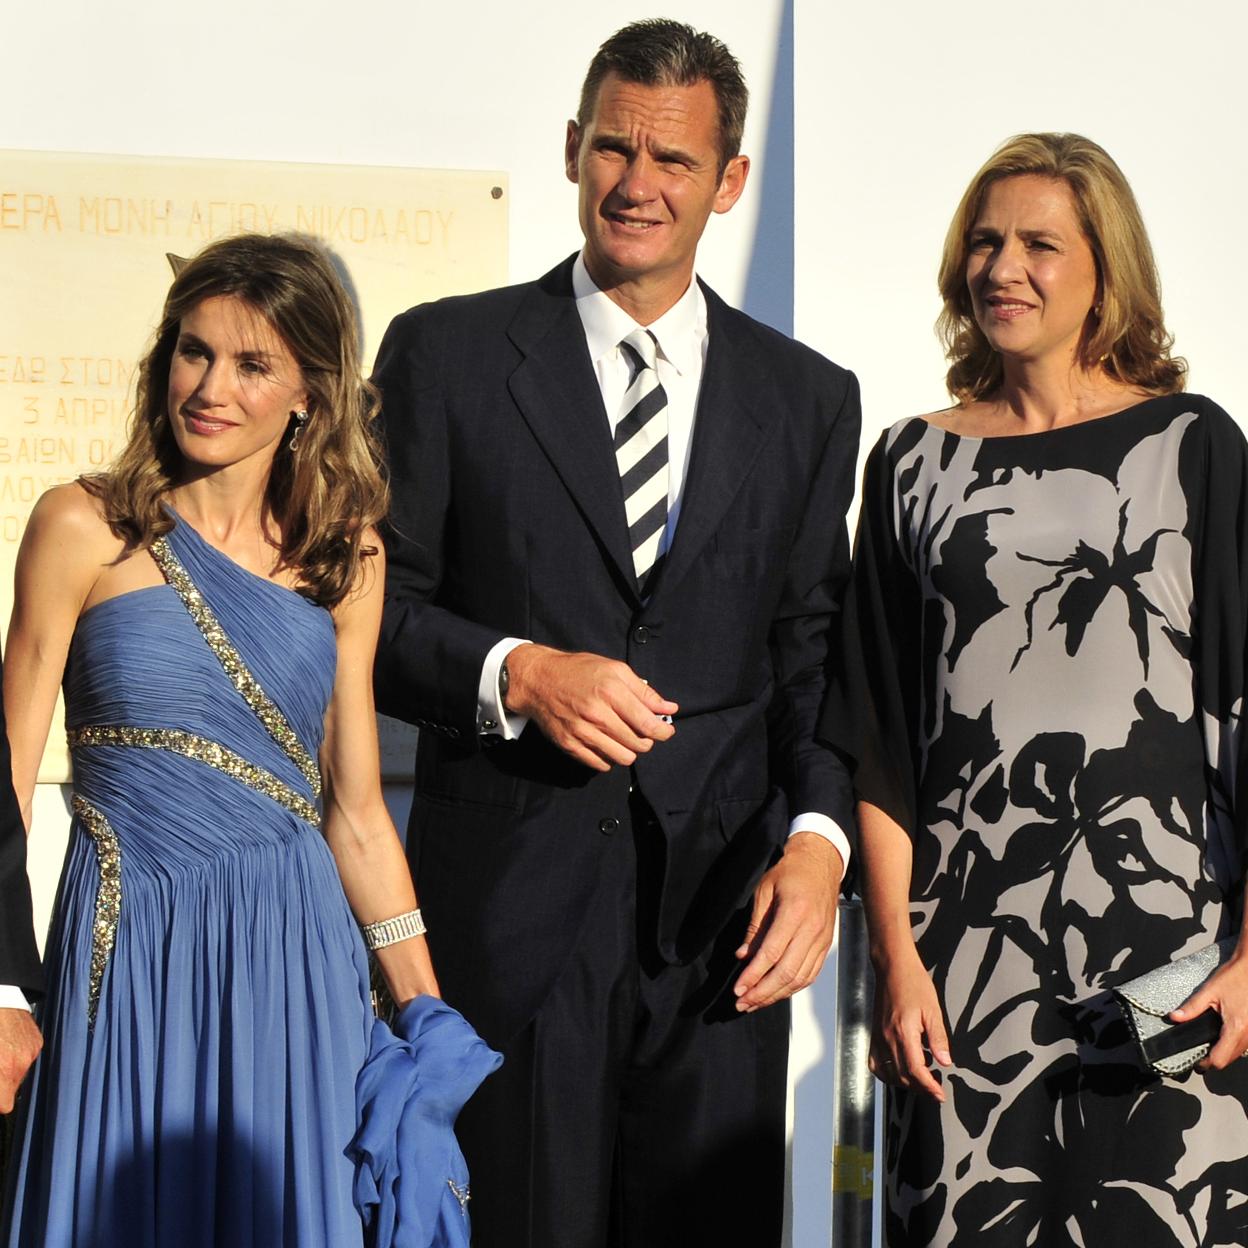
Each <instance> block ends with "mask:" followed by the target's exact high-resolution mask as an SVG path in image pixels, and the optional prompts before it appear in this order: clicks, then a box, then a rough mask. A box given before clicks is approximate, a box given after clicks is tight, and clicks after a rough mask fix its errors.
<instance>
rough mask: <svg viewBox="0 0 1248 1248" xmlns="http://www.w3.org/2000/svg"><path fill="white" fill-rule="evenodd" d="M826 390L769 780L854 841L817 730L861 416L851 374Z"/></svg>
mask: <svg viewBox="0 0 1248 1248" xmlns="http://www.w3.org/2000/svg"><path fill="white" fill-rule="evenodd" d="M820 380H821V381H822V380H824V379H820ZM825 392H826V398H825V399H824V400H823V401H824V402H826V403H827V404H828V405H830V406H831V407H832V408H833V410H834V413H835V415H834V418H833V420H832V423H831V426H830V428H829V430H828V433H827V436H826V438H825V440H824V444H823V449H822V453H821V455H820V458H819V462H818V465H817V467H816V469H815V471H814V473H813V474H812V475H811V477H810V479H809V485H808V489H807V497H806V499H805V505H804V506H803V508H802V513H801V514H802V519H801V523H800V524H799V526H798V530H797V534H796V537H795V539H794V542H793V544H792V546H791V548H790V554H789V562H788V570H787V575H786V578H785V584H784V590H783V593H782V596H781V600H780V604H779V607H778V609H777V612H776V614H775V616H774V618H773V622H772V627H771V638H770V645H771V655H772V670H773V671H774V673H775V679H776V687H775V692H774V694H773V696H772V699H771V704H770V706H769V708H768V738H769V742H770V749H771V769H772V776H773V778H774V779H775V780H776V781H777V782H778V783H779V784H781V785H782V786H783V787H784V789H785V791H786V793H787V794H788V799H789V810H790V812H791V814H792V815H798V814H801V813H803V812H805V811H816V812H818V813H820V814H825V815H827V816H828V817H829V818H831V819H832V820H834V821H835V822H836V823H837V824H838V825H839V826H840V828H841V830H842V831H843V832H844V833H845V835H846V836H847V837H849V839H850V843H851V846H852V845H855V839H854V838H855V831H854V820H853V791H852V786H851V783H850V778H849V772H848V770H847V768H846V765H845V763H844V761H843V760H842V758H841V756H840V755H839V754H838V753H837V752H835V751H834V750H831V749H829V748H827V747H826V746H824V745H822V744H820V743H818V742H817V741H816V739H815V729H816V726H817V724H818V721H819V710H820V706H821V704H822V702H823V698H824V692H825V689H826V685H827V664H828V655H829V651H830V650H835V649H836V647H837V644H838V642H837V639H838V637H839V632H840V627H839V626H840V619H839V616H840V605H841V599H842V596H843V593H844V590H845V586H846V583H847V581H848V579H849V538H848V534H847V531H846V527H845V513H846V511H847V510H848V508H849V504H850V501H851V499H852V498H853V493H854V471H855V464H856V461H857V454H858V434H859V428H860V425H861V420H862V413H861V405H860V402H859V395H858V382H857V380H856V379H855V378H854V376H853V374H852V373H843V372H841V371H840V370H836V372H835V375H834V376H833V377H832V378H831V379H828V380H827V381H826V384H825Z"/></svg>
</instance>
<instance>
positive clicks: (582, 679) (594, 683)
mask: <svg viewBox="0 0 1248 1248" xmlns="http://www.w3.org/2000/svg"><path fill="white" fill-rule="evenodd" d="M507 673H508V677H509V680H510V687H509V688H508V691H507V698H506V702H505V705H506V707H507V709H508V710H509V711H515V712H516V713H517V714H520V715H527V716H529V718H530V719H533V720H535V721H536V722H537V726H538V727H539V728H540V729H541V730H542V732H543V733H545V735H546V736H547V737H548V738H549V739H550V740H551V741H553V742H554V743H555V745H557V746H558V747H559V748H560V749H561V750H563V751H565V752H566V753H568V754H570V755H571V756H572V757H573V758H575V759H576V760H577V762H580V763H584V764H585V766H586V767H592V768H593V769H594V770H595V771H610V769H611V767H612V765H613V764H615V765H619V766H621V767H630V766H632V764H633V762H634V761H635V760H636V758H637V755H638V754H645V753H646V752H647V751H648V750H650V749H653V747H654V743H655V742H656V741H666V740H667V739H668V738H669V737H671V736H672V734H673V733H674V732H675V731H676V729H675V728H673V727H672V725H671V724H670V723H667V722H665V721H664V720H662V719H660V718H659V716H661V715H675V714H676V711H677V710H678V709H679V708H678V707H677V705H676V703H675V702H669V701H667V699H666V698H663V697H660V696H659V694H658V693H656V692H655V690H653V689H651V688H650V686H649V685H648V684H646V682H645V681H644V680H642V679H641V677H640V676H638V675H637V674H636V672H634V671H633V669H632V668H631V667H629V666H628V664H627V663H619V662H617V661H616V660H614V659H604V658H603V657H602V655H600V654H569V653H568V652H566V651H564V650H552V649H551V648H550V647H549V646H537V645H532V644H528V645H523V646H517V647H516V648H515V649H514V650H513V651H512V652H511V653H510V654H509V655H508V656H507Z"/></svg>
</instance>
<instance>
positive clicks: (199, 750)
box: [66, 724, 321, 828]
mask: <svg viewBox="0 0 1248 1248" xmlns="http://www.w3.org/2000/svg"><path fill="white" fill-rule="evenodd" d="M66 735H67V736H68V738H69V746H70V749H76V748H78V747H79V746H90V745H125V746H132V747H135V748H138V749H143V750H168V751H169V753H171V754H181V755H182V757H183V758H192V759H194V760H195V761H196V762H197V763H205V764H207V766H209V767H215V768H216V769H217V770H218V771H219V772H222V773H223V774H224V775H227V776H230V777H232V778H233V779H235V780H237V781H239V782H240V783H242V784H245V785H246V786H247V787H248V788H249V789H254V790H255V791H256V792H257V793H263V794H264V795H265V797H270V798H272V799H273V801H275V802H276V803H277V804H278V805H279V806H284V807H285V808H286V809H287V810H289V811H291V812H293V813H294V814H296V815H298V816H299V818H300V819H302V820H304V822H305V823H310V824H311V825H312V826H313V827H314V828H319V827H320V826H321V812H320V811H319V810H317V808H316V807H315V806H314V805H313V804H312V803H311V802H309V801H308V800H307V798H305V797H301V796H300V795H299V794H298V793H296V792H295V791H294V789H292V788H290V786H289V785H286V784H283V783H282V782H281V781H280V780H279V779H278V778H277V777H276V776H275V775H274V774H273V773H272V772H271V771H266V770H265V769H264V768H263V767H257V766H256V764H255V763H249V762H248V761H247V760H246V759H245V758H243V757H242V755H240V754H235V753H234V751H233V750H230V749H227V748H226V747H225V746H224V745H220V744H218V743H217V742H216V741H210V740H209V739H208V738H207V737H197V736H196V735H195V734H194V733H193V732H182V731H180V730H179V729H176V728H131V727H128V726H123V725H117V724H107V725H103V724H97V725H91V726H88V727H85V728H70V729H69V730H68V732H67V733H66Z"/></svg>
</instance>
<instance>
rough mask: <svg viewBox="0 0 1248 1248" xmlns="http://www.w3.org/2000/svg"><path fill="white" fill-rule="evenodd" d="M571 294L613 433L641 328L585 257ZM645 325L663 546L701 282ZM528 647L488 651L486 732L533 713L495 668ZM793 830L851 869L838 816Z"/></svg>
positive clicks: (813, 819) (699, 346)
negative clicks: (660, 393)
mask: <svg viewBox="0 0 1248 1248" xmlns="http://www.w3.org/2000/svg"><path fill="white" fill-rule="evenodd" d="M572 294H573V296H574V297H575V299H576V310H577V312H578V313H579V314H580V318H581V324H582V326H584V329H585V343H586V346H587V347H588V348H589V358H590V362H591V363H592V364H593V366H594V375H595V376H596V377H597V378H598V386H599V389H600V390H601V391H602V405H603V407H604V408H605V409H606V413H607V419H608V421H609V425H610V432H611V434H612V436H613V437H614V434H615V426H616V425H617V424H618V423H619V421H620V418H621V416H623V415H624V413H623V412H622V411H621V410H620V409H621V407H622V405H623V402H624V394H625V392H626V391H627V390H628V385H629V382H630V381H631V379H632V370H631V368H630V366H629V361H628V359H627V357H626V356H625V354H624V352H622V351H621V350H620V343H621V342H622V341H623V340H624V339H625V338H627V337H628V335H629V334H630V333H632V332H633V331H634V330H636V329H639V328H642V327H641V326H639V325H638V324H637V322H636V321H634V320H633V318H632V317H631V316H629V314H628V313H627V312H625V311H624V309H623V308H622V307H620V305H619V304H618V303H615V302H614V301H613V300H612V299H611V298H610V297H609V296H608V295H606V294H604V293H603V292H602V291H601V290H599V289H598V287H597V286H596V285H595V284H594V279H593V278H592V277H590V275H589V270H588V269H587V268H586V267H585V257H584V255H583V254H582V255H579V256H577V258H576V262H575V263H574V264H573V266H572ZM644 328H646V329H648V330H649V331H650V333H652V334H653V335H654V338H655V341H656V342H657V343H658V352H657V359H656V363H655V369H656V371H657V372H658V374H659V381H660V382H661V383H662V386H663V390H664V392H665V393H666V394H667V454H668V487H667V531H666V532H665V533H664V535H663V544H662V546H661V550H663V551H665V550H667V549H668V548H669V547H670V546H671V543H672V534H673V533H675V531H676V525H677V523H678V522H679V520H680V504H681V500H682V498H683V497H684V489H685V473H686V471H687V469H688V467H689V450H690V447H691V446H692V444H693V422H694V417H695V415H696V414H697V410H698V391H699V389H700V387H701V385H702V370H703V368H704V367H705V365H706V348H707V344H708V342H709V339H710V335H709V334H708V332H707V325H706V296H705V295H703V293H702V288H701V287H700V286H699V285H698V283H697V280H696V279H694V280H691V281H690V283H689V286H688V289H687V290H686V291H685V293H684V294H683V295H681V297H680V298H679V299H678V300H677V301H676V302H675V303H674V304H673V305H672V306H671V307H670V308H668V310H667V311H666V312H664V313H663V315H662V316H661V317H659V319H658V320H657V321H652V322H651V323H650V324H649V325H647V326H645V327H644ZM525 644H526V639H525V638H521V637H504V638H503V639H502V640H501V641H500V642H498V643H497V644H496V645H495V646H493V647H492V648H491V650H490V652H489V654H487V655H486V656H485V662H484V663H483V664H482V667H481V681H480V684H479V685H478V688H477V727H478V731H479V732H480V733H481V734H482V735H483V736H490V735H496V736H501V737H503V738H504V739H505V740H508V741H511V740H514V739H515V738H516V737H518V736H519V735H520V733H521V732H523V731H524V727H525V725H526V724H527V723H528V718H527V717H526V716H524V715H516V714H514V713H513V712H511V711H508V710H507V709H506V708H505V707H504V706H503V705H502V699H501V698H500V697H499V696H498V673H499V669H500V668H501V667H502V665H503V660H504V659H505V658H506V657H507V656H508V655H509V654H510V653H511V652H512V651H513V650H514V649H515V648H516V647H517V646H522V645H525ZM795 832H816V833H818V834H819V835H820V836H822V837H824V838H826V839H827V840H829V841H831V842H832V844H833V845H834V846H835V847H836V849H837V852H838V853H839V854H840V855H841V860H842V861H843V862H844V864H845V865H846V866H849V852H850V851H849V840H848V838H847V837H846V836H845V833H844V832H843V831H842V830H841V829H840V828H839V827H838V826H837V824H836V823H835V821H834V820H832V819H831V818H829V817H828V816H827V815H823V814H820V813H818V812H817V811H807V812H806V813H804V814H801V815H798V817H797V818H796V819H794V820H793V822H792V823H791V824H790V825H789V835H790V836H792V835H793V834H794V833H795Z"/></svg>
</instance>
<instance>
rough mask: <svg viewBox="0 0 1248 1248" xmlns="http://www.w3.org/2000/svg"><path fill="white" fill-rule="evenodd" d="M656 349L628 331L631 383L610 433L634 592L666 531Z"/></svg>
mask: <svg viewBox="0 0 1248 1248" xmlns="http://www.w3.org/2000/svg"><path fill="white" fill-rule="evenodd" d="M657 348H658V344H657V342H656V341H655V338H654V335H653V334H652V333H650V332H649V330H645V329H635V330H633V332H632V333H631V334H629V335H628V337H627V338H625V339H624V341H623V342H621V343H620V350H621V351H622V352H623V353H624V357H625V358H626V359H627V360H628V363H629V365H630V367H631V368H632V373H633V377H632V381H630V382H629V385H628V390H627V391H626V392H625V394H624V401H623V402H622V403H621V404H620V412H621V413H622V414H621V416H620V421H619V424H617V425H616V427H615V462H616V466H617V468H618V469H619V473H620V484H621V486H622V487H623V490H624V513H625V515H626V516H627V518H628V544H629V547H630V548H631V550H632V552H633V574H634V575H635V576H636V578H637V587H638V589H639V590H642V589H644V586H645V583H646V578H647V576H648V575H649V574H650V572H651V571H653V569H654V566H655V564H656V563H658V561H659V554H660V547H661V545H662V542H663V532H664V530H665V529H666V528H667V393H666V392H665V391H664V389H663V386H662V383H661V382H660V381H659V375H658V373H657V372H656V371H655V367H654V362H655V355H656V352H657Z"/></svg>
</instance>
